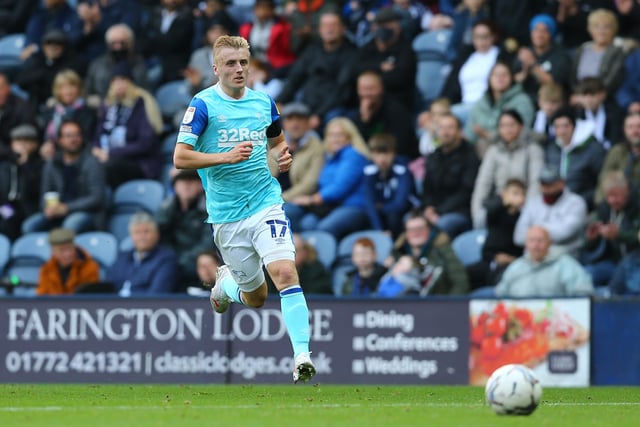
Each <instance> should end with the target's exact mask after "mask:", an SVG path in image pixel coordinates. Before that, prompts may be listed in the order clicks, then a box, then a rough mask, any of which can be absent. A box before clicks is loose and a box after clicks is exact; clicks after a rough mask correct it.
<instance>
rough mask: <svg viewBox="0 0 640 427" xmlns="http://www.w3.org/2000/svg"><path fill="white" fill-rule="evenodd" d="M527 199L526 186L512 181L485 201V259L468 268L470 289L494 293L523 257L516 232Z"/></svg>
mask: <svg viewBox="0 0 640 427" xmlns="http://www.w3.org/2000/svg"><path fill="white" fill-rule="evenodd" d="M526 195H527V188H526V184H525V183H524V182H523V181H521V180H519V179H517V178H511V179H509V180H508V181H507V182H506V184H505V186H504V188H503V189H502V191H501V192H500V193H499V194H497V195H495V196H493V197H490V198H488V199H487V200H485V202H484V208H485V210H486V216H487V223H486V228H487V238H486V239H485V241H484V244H483V245H482V259H481V260H480V261H478V262H477V263H474V264H471V265H468V266H467V267H466V268H467V274H468V275H469V281H470V284H471V289H479V288H482V287H485V286H486V287H490V288H491V289H493V286H495V285H496V284H497V283H498V281H499V280H500V278H501V277H502V273H504V270H505V269H506V268H507V266H508V265H509V264H511V263H512V262H513V261H514V260H515V259H516V258H517V257H519V256H520V255H522V246H520V245H516V244H515V243H513V231H514V229H515V227H516V223H517V221H518V218H519V217H520V212H521V210H522V206H523V205H524V202H525V200H526Z"/></svg>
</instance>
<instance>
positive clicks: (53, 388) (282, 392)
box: [0, 384, 640, 427]
mask: <svg viewBox="0 0 640 427" xmlns="http://www.w3.org/2000/svg"><path fill="white" fill-rule="evenodd" d="M0 426H3V427H13V426H19V427H38V426H47V427H57V426H64V427H76V426H82V427H85V426H89V427H101V426H114V427H129V426H131V427H148V426H171V427H188V426H198V427H208V426H222V427H239V426H242V427H244V426H260V427H272V426H274V427H284V426H295V427H314V426H332V427H333V426H358V427H359V426H364V427H374V426H385V427H388V426H392V427H404V426H428V427H433V426H473V427H482V426H492V427H493V426H536V427H538V426H563V427H572V426H579V427H586V426H615V427H626V426H629V427H631V426H634V427H637V426H640V388H635V387H591V388H584V389H573V388H562V389H560V388H548V389H545V390H544V392H543V397H542V403H541V405H540V406H539V407H538V409H537V410H536V411H535V412H534V413H533V414H532V415H530V416H526V417H511V416H498V415H495V414H494V413H493V412H492V411H491V409H490V408H489V407H488V406H486V405H485V403H484V390H483V389H481V388H479V387H465V386H421V387H420V386H362V385H349V386H344V385H341V386H336V385H322V384H316V385H310V384H306V385H296V386H294V385H290V386H284V385H277V386H273V385H247V386H236V385H234V386H225V385H211V386H201V385H198V386H196V385H11V384H0Z"/></svg>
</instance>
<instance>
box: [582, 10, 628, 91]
mask: <svg viewBox="0 0 640 427" xmlns="http://www.w3.org/2000/svg"><path fill="white" fill-rule="evenodd" d="M588 26H589V34H591V41H588V42H585V43H583V44H582V45H581V46H580V47H579V48H578V49H577V50H576V53H575V59H574V61H573V69H572V72H571V78H572V82H571V83H572V85H573V86H574V87H575V85H576V84H577V83H578V82H579V81H580V80H582V79H584V78H585V77H600V78H601V79H602V82H603V83H604V86H605V88H606V90H607V94H615V93H616V91H617V90H618V87H620V85H621V84H622V81H623V80H624V60H625V53H624V51H623V50H622V48H621V47H618V46H616V45H615V44H614V39H615V37H616V33H617V32H618V20H617V18H616V15H615V14H614V13H613V12H611V11H610V10H606V9H598V10H594V11H593V12H591V13H590V14H589V18H588Z"/></svg>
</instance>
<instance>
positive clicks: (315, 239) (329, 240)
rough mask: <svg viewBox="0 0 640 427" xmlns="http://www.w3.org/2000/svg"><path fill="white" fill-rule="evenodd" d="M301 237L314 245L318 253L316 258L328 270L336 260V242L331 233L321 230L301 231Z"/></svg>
mask: <svg viewBox="0 0 640 427" xmlns="http://www.w3.org/2000/svg"><path fill="white" fill-rule="evenodd" d="M300 235H301V236H302V238H303V239H304V240H306V241H307V242H308V243H309V244H310V245H311V246H313V247H314V249H315V250H316V252H317V253H318V260H319V261H320V262H321V263H322V264H323V265H324V267H325V268H326V269H327V270H329V269H331V266H332V265H333V263H334V261H335V260H336V250H337V246H338V243H337V242H336V238H335V237H334V236H333V234H330V233H327V232H326V231H321V230H315V231H313V230H311V231H303V232H302V233H300Z"/></svg>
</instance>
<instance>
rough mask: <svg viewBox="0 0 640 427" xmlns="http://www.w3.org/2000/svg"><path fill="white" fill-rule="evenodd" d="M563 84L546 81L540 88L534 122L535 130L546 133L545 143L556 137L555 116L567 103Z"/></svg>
mask: <svg viewBox="0 0 640 427" xmlns="http://www.w3.org/2000/svg"><path fill="white" fill-rule="evenodd" d="M564 93H565V92H564V90H563V89H562V86H560V85H559V84H556V83H545V84H543V85H541V86H540V89H539V90H538V106H539V108H538V111H537V112H536V116H535V120H534V122H533V130H534V131H535V132H536V133H539V134H540V135H544V137H545V143H546V142H548V140H550V139H551V140H553V139H555V133H554V131H553V126H552V125H551V122H552V119H553V116H554V115H555V114H556V112H557V111H558V110H559V109H560V108H561V107H563V106H564V105H565V101H566V100H565V95H564Z"/></svg>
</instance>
